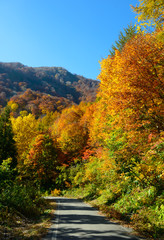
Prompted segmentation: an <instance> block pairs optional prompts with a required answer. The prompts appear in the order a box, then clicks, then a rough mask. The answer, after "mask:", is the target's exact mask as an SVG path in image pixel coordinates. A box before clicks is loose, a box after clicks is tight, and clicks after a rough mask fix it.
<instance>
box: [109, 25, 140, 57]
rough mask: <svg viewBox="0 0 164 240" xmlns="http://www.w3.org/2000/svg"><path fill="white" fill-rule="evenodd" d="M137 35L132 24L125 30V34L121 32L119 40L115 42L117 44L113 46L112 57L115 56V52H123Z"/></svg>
mask: <svg viewBox="0 0 164 240" xmlns="http://www.w3.org/2000/svg"><path fill="white" fill-rule="evenodd" d="M135 34H136V27H135V26H133V25H132V24H130V25H128V27H127V28H124V32H122V31H121V32H120V34H119V36H118V40H117V41H115V44H114V45H112V50H110V51H109V52H110V55H111V56H114V55H115V51H116V50H118V51H119V52H121V51H122V49H123V47H124V46H125V44H126V43H127V41H128V40H130V39H131V38H132V37H133V36H134V35H135Z"/></svg>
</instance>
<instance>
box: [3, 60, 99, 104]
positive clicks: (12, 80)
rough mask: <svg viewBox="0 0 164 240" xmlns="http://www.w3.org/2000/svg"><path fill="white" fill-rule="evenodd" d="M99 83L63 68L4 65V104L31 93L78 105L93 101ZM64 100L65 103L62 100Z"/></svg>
mask: <svg viewBox="0 0 164 240" xmlns="http://www.w3.org/2000/svg"><path fill="white" fill-rule="evenodd" d="M98 85H99V82H98V81H95V80H91V79H87V78H85V77H82V76H79V75H76V74H72V73H70V72H68V71H67V70H66V69H64V68H61V67H37V68H32V67H27V66H24V65H23V64H21V63H2V62H1V63H0V104H1V105H3V106H4V105H5V104H6V101H7V100H9V99H10V98H11V97H13V96H15V95H18V96H19V95H20V94H23V92H25V91H26V90H28V89H31V90H32V91H37V92H40V93H42V94H49V95H52V96H54V97H58V98H65V99H68V100H70V101H72V102H74V103H79V102H80V101H93V100H95V97H96V91H97V88H98ZM61 100H62V99H61Z"/></svg>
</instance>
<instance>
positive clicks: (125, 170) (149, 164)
mask: <svg viewBox="0 0 164 240" xmlns="http://www.w3.org/2000/svg"><path fill="white" fill-rule="evenodd" d="M155 2H157V3H158V4H153V3H155ZM155 2H154V1H151V0H145V1H142V4H140V6H139V7H136V8H133V9H134V11H135V12H136V13H137V16H138V20H139V23H138V27H137V26H132V25H129V26H128V27H127V29H124V31H123V32H121V34H120V36H119V40H118V41H116V43H115V45H113V49H114V52H113V50H112V52H111V53H112V54H110V55H109V56H108V57H107V58H105V59H103V60H102V61H101V63H100V64H101V73H100V75H99V76H98V79H99V80H100V86H99V88H98V93H97V98H96V100H95V101H89V102H87V101H81V102H80V104H79V105H78V104H73V105H72V104H71V102H69V101H70V100H68V99H67V101H66V100H65V105H64V104H63V105H62V107H61V108H60V109H58V106H57V104H56V103H54V101H56V98H57V96H55V95H53V96H49V95H44V93H42V92H41V90H40V93H38V92H36V90H38V89H37V88H35V87H36V86H37V85H36V86H33V89H32V88H31V89H32V90H27V91H26V92H24V93H21V94H20V95H19V96H15V97H12V99H11V100H10V101H9V102H8V104H7V106H6V107H5V108H3V109H2V110H1V116H0V164H1V165H0V178H1V181H0V210H1V211H0V221H1V222H2V223H3V224H4V225H5V226H6V225H7V224H8V225H9V223H8V222H7V221H6V220H5V219H4V216H6V215H7V217H8V219H12V220H13V222H12V224H15V225H16V224H17V223H16V220H15V219H16V218H14V219H13V218H12V213H13V212H14V214H17V215H19V214H20V213H21V214H23V215H24V216H26V217H31V216H32V217H34V216H37V215H38V214H40V213H41V212H42V200H41V198H40V196H41V194H43V193H44V194H45V193H46V194H51V195H54V196H56V195H67V196H68V195H71V196H76V197H81V198H82V199H85V200H87V201H90V202H91V203H92V204H93V205H94V206H96V207H98V208H99V209H100V210H101V211H103V212H104V213H105V214H106V215H107V216H108V217H109V218H113V219H119V220H121V221H125V222H126V223H128V224H131V226H133V227H134V228H135V229H136V230H137V231H138V232H140V233H141V234H143V235H144V236H146V237H147V238H148V239H162V236H163V233H164V232H163V229H164V228H163V223H164V141H163V140H164V68H163V62H164V40H163V39H164V38H163V15H162V14H163V10H164V4H163V1H162V0H158V1H155ZM150 3H151V4H150ZM149 20H150V21H149ZM140 21H141V22H140ZM20 69H21V66H20V65H19V70H18V71H19V72H20V74H22V71H23V72H24V71H25V70H27V71H28V68H25V67H22V69H23V70H20ZM42 70H43V69H41V70H39V69H33V70H32V74H34V72H35V74H38V76H40V77H41V75H42V74H43V75H44V73H45V71H44V72H42ZM44 70H45V69H44ZM58 70H59V69H58ZM14 71H15V70H14ZM12 74H13V72H12ZM46 74H50V72H48V73H46ZM75 78H77V76H75ZM6 79H7V78H6ZM30 79H31V78H28V80H29V83H28V84H32V83H30ZM38 79H39V78H37V81H39V80H38ZM62 81H65V80H64V79H63V80H62ZM79 81H82V82H83V84H84V82H85V81H83V79H81V80H77V81H75V82H71V79H70V83H69V84H68V83H67V85H69V86H70V85H73V84H74V86H75V85H76V84H77V85H76V88H74V89H78V84H79ZM17 82H19V81H17ZM20 82H21V83H23V82H27V81H24V80H23V81H22V79H21V81H20ZM34 82H35V81H34ZM59 82H60V81H59ZM60 83H61V82H60ZM75 83H76V84H75ZM93 83H94V82H93ZM61 84H63V83H61ZM18 85H19V84H18ZM67 85H66V86H67ZM91 85H92V81H91ZM22 86H24V85H21V84H20V86H19V87H22ZM30 86H31V85H28V87H30ZM41 86H43V85H41ZM8 89H9V88H8ZM54 89H55V91H57V90H56V88H55V87H54ZM47 91H51V92H52V89H51V90H49V88H48V89H47ZM81 92H82V90H79V92H78V93H81ZM47 93H48V92H47ZM22 94H23V95H22ZM22 96H23V97H22ZM72 96H73V97H74V95H72ZM43 99H45V100H44V101H42V100H43ZM57 100H58V99H57ZM84 100H86V99H85V97H84ZM35 101H36V102H37V104H36V105H37V106H38V108H37V109H35V111H34V109H33V111H31V112H30V111H29V109H30V108H32V106H33V105H32V104H35ZM46 101H47V104H46ZM78 101H79V100H78ZM55 104H56V105H55ZM27 105H28V107H27ZM23 106H26V109H25V108H23ZM13 182H14V184H13ZM9 195H10V196H12V198H10V197H9ZM14 221H15V222H14ZM9 222H10V221H9ZM3 224H2V225H3ZM10 227H11V225H10ZM8 229H10V228H8ZM0 234H1V232H0Z"/></svg>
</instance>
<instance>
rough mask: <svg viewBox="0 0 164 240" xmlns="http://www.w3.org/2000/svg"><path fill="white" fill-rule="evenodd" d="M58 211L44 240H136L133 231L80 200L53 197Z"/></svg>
mask: <svg viewBox="0 0 164 240" xmlns="http://www.w3.org/2000/svg"><path fill="white" fill-rule="evenodd" d="M51 199H54V200H55V201H56V202H57V209H56V212H55V215H54V219H53V221H52V226H51V228H50V229H49V232H48V234H47V236H46V237H45V238H43V240H78V239H81V240H85V239H86V240H87V239H90V240H91V239H93V240H136V239H138V238H136V237H133V236H131V235H130V232H131V230H130V229H128V228H124V227H122V226H120V225H118V224H116V223H113V222H110V221H109V220H107V219H106V218H105V217H104V216H101V215H100V214H99V212H98V211H97V210H95V209H94V208H92V207H90V206H89V205H88V204H85V203H83V202H82V201H81V200H78V199H70V198H58V197H56V198H55V197H54V198H53V197H52V198H51Z"/></svg>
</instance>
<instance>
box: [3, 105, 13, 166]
mask: <svg viewBox="0 0 164 240" xmlns="http://www.w3.org/2000/svg"><path fill="white" fill-rule="evenodd" d="M13 137H14V134H13V131H12V125H11V121H10V108H9V107H6V108H5V109H4V110H3V111H2V113H1V115H0V164H1V163H2V161H3V160H6V159H8V158H12V161H11V164H10V166H11V167H13V168H14V167H16V165H17V151H16V145H15V141H14V139H13Z"/></svg>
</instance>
